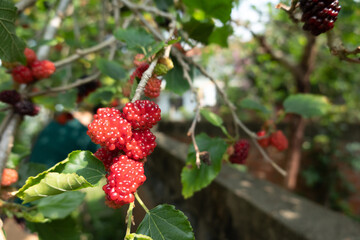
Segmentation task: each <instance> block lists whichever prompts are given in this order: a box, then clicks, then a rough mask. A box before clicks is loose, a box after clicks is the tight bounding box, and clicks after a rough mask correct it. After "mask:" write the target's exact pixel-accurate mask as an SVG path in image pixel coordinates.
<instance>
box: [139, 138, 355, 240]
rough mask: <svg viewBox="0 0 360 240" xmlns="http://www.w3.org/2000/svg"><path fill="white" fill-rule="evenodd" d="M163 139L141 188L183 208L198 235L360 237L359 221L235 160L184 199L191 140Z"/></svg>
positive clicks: (153, 198) (251, 239)
mask: <svg viewBox="0 0 360 240" xmlns="http://www.w3.org/2000/svg"><path fill="white" fill-rule="evenodd" d="M157 142H158V147H157V148H156V150H155V152H154V153H153V154H152V155H151V157H150V159H149V160H148V162H147V164H146V169H145V174H146V176H147V181H146V182H145V184H144V187H142V188H140V190H141V192H140V194H141V195H142V196H143V197H145V199H146V202H147V203H146V204H147V205H148V206H149V207H154V206H155V205H157V204H162V203H169V204H174V205H175V206H176V207H177V208H178V209H180V210H182V211H183V212H184V213H185V214H186V215H187V216H188V217H189V220H190V222H191V224H192V226H193V228H194V230H195V236H196V239H198V240H202V239H204V240H212V239H224V240H225V239H229V240H243V239H244V240H360V224H359V223H357V222H355V221H353V220H351V219H349V218H347V217H346V216H343V215H341V214H339V213H336V212H333V211H330V210H328V209H326V208H323V207H321V206H319V205H317V204H314V203H312V202H310V201H308V200H306V199H304V198H301V197H299V196H296V195H295V194H293V193H291V192H288V191H286V190H284V189H282V188H280V187H278V186H276V185H274V184H272V183H269V182H267V181H263V180H260V179H256V178H254V177H253V176H251V175H250V174H248V173H242V172H239V171H237V170H236V169H234V168H231V167H229V166H223V169H222V170H221V173H220V175H219V176H218V177H217V178H216V180H215V181H214V182H213V183H212V184H211V185H210V186H209V187H207V188H205V189H204V190H202V191H200V192H197V193H195V195H194V196H193V197H191V198H189V199H187V200H184V199H183V197H182V195H181V182H180V172H181V169H182V167H183V166H184V162H185V159H186V155H187V147H188V146H187V145H186V144H184V143H180V142H178V141H176V140H174V139H172V138H169V137H167V136H165V135H163V134H157ZM135 209H136V208H135ZM137 214H139V213H137ZM135 217H136V216H135Z"/></svg>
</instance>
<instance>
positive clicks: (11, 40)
mask: <svg viewBox="0 0 360 240" xmlns="http://www.w3.org/2000/svg"><path fill="white" fill-rule="evenodd" d="M16 12H17V9H16V7H15V6H14V3H13V1H8V0H2V1H0V59H1V60H3V61H7V62H17V61H19V62H22V63H25V55H24V49H25V43H24V42H23V41H22V40H21V39H20V38H18V37H17V36H16V33H15V25H14V23H15V20H16Z"/></svg>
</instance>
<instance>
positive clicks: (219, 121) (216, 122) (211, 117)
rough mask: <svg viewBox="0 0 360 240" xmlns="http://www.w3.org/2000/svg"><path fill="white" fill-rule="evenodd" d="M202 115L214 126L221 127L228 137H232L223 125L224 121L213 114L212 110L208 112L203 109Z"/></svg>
mask: <svg viewBox="0 0 360 240" xmlns="http://www.w3.org/2000/svg"><path fill="white" fill-rule="evenodd" d="M200 113H201V115H202V116H203V117H204V118H205V119H206V120H208V121H209V122H210V123H211V124H212V125H214V126H216V127H219V128H220V129H221V131H222V132H223V133H224V134H225V135H226V136H230V135H229V133H228V131H227V130H226V128H225V126H224V125H223V123H224V122H223V120H222V119H221V117H219V116H218V115H216V114H215V113H213V112H211V111H210V110H207V109H205V108H202V109H201V110H200Z"/></svg>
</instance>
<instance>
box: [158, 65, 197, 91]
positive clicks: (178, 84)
mask: <svg viewBox="0 0 360 240" xmlns="http://www.w3.org/2000/svg"><path fill="white" fill-rule="evenodd" d="M173 63H174V68H173V69H171V70H170V71H169V72H168V73H167V74H166V75H165V76H164V79H165V80H166V89H167V90H169V91H172V92H174V93H176V94H179V95H182V94H183V93H184V92H186V91H187V90H189V89H190V85H189V83H188V82H187V80H186V79H185V78H184V73H183V69H182V67H181V65H180V64H179V63H178V62H177V60H176V59H173ZM192 73H193V71H191V72H190V76H191V75H192Z"/></svg>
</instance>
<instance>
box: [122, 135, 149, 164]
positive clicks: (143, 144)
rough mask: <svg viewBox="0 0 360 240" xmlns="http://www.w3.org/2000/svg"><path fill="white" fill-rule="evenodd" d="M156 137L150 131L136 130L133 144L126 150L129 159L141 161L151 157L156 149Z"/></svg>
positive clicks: (127, 145)
mask: <svg viewBox="0 0 360 240" xmlns="http://www.w3.org/2000/svg"><path fill="white" fill-rule="evenodd" d="M155 139H156V137H155V135H154V134H152V133H151V131H150V130H149V129H145V130H134V131H133V135H132V139H131V142H128V143H127V144H126V148H125V149H124V151H125V153H126V155H127V156H128V157H129V158H132V159H135V160H140V159H143V158H145V157H146V156H148V155H150V154H151V153H152V152H153V151H154V148H155V147H156V142H155Z"/></svg>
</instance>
